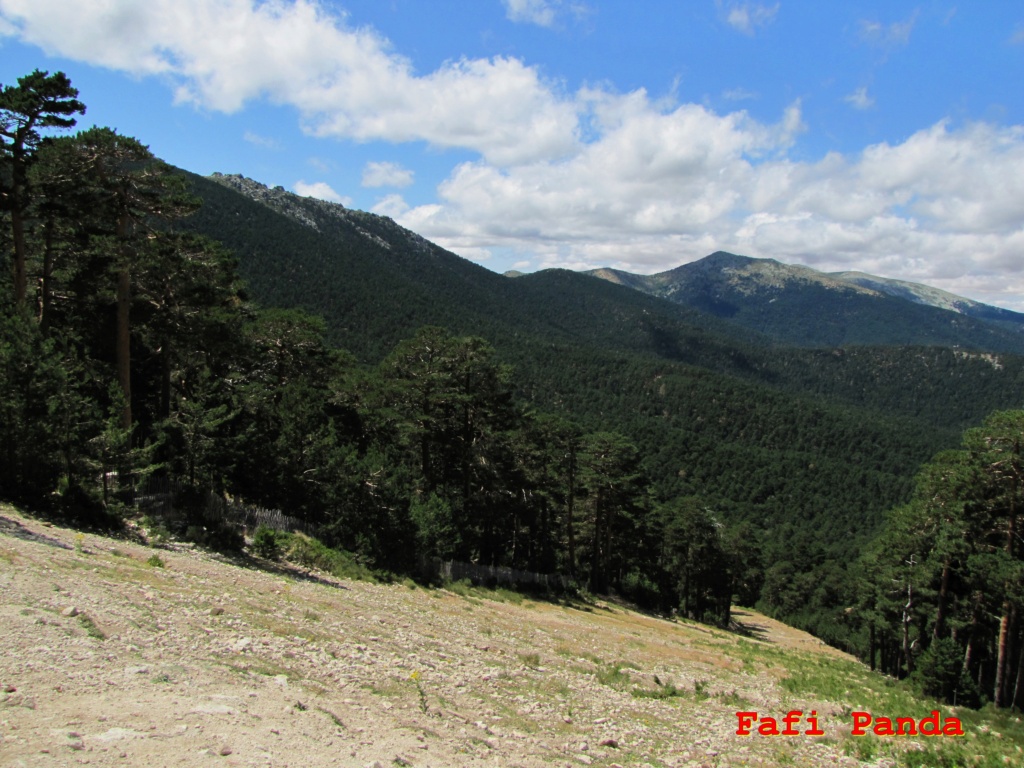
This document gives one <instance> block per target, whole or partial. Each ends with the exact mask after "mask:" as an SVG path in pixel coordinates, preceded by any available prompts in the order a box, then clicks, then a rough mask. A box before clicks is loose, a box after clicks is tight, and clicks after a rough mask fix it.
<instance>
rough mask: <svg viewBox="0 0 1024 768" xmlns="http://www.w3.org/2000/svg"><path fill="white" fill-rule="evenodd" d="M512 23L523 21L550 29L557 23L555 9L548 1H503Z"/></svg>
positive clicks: (506, 13)
mask: <svg viewBox="0 0 1024 768" xmlns="http://www.w3.org/2000/svg"><path fill="white" fill-rule="evenodd" d="M502 2H503V3H504V4H505V15H506V16H507V17H508V19H509V20H510V21H521V22H527V23H530V24H536V25H538V26H541V27H550V26H552V25H553V24H554V23H555V9H554V8H552V7H551V3H549V2H548V0H502Z"/></svg>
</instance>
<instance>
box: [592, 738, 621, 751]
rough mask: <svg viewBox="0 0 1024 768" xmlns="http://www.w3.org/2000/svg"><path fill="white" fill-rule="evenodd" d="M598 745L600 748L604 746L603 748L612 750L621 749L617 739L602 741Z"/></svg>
mask: <svg viewBox="0 0 1024 768" xmlns="http://www.w3.org/2000/svg"><path fill="white" fill-rule="evenodd" d="M597 743H598V745H599V746H602V747H611V748H612V749H618V748H619V742H618V740H616V739H601V741H599V742H597Z"/></svg>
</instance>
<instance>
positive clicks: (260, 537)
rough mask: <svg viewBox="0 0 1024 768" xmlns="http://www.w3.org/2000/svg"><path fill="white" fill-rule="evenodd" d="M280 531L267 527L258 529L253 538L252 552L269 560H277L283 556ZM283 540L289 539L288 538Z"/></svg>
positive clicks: (263, 526)
mask: <svg viewBox="0 0 1024 768" xmlns="http://www.w3.org/2000/svg"><path fill="white" fill-rule="evenodd" d="M279 537H281V536H280V531H276V530H274V529H273V528H270V527H269V526H266V525H260V526H258V527H257V528H256V533H254V534H253V537H252V551H253V552H254V553H255V554H256V555H257V556H258V557H263V558H266V559H267V560H277V558H279V557H280V556H281V544H280V542H279V541H278V539H279ZM281 538H287V537H286V536H284V537H281Z"/></svg>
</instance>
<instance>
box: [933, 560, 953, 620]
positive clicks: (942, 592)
mask: <svg viewBox="0 0 1024 768" xmlns="http://www.w3.org/2000/svg"><path fill="white" fill-rule="evenodd" d="M949 572H950V562H949V558H948V557H947V558H946V559H945V561H944V562H943V563H942V581H941V583H940V585H939V595H938V601H937V602H938V605H937V606H936V608H935V626H934V627H933V628H932V639H934V640H938V639H939V638H941V637H942V636H943V634H945V623H946V602H947V600H948V598H949Z"/></svg>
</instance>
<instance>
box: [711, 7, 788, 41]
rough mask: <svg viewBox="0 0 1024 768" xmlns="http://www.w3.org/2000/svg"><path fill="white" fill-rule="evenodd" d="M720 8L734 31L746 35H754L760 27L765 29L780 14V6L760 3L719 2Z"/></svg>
mask: <svg viewBox="0 0 1024 768" xmlns="http://www.w3.org/2000/svg"><path fill="white" fill-rule="evenodd" d="M717 2H718V7H719V9H720V10H721V11H723V12H724V13H725V21H726V23H728V24H729V26H731V27H732V28H733V29H736V30H738V31H740V32H742V33H743V34H745V35H753V34H754V33H755V32H756V31H757V29H758V27H764V26H767V25H768V24H771V23H772V22H773V21H774V20H775V16H776V14H778V12H779V4H778V3H776V4H775V5H772V6H767V5H761V4H760V3H734V2H733V3H723V2H722V0H717Z"/></svg>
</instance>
